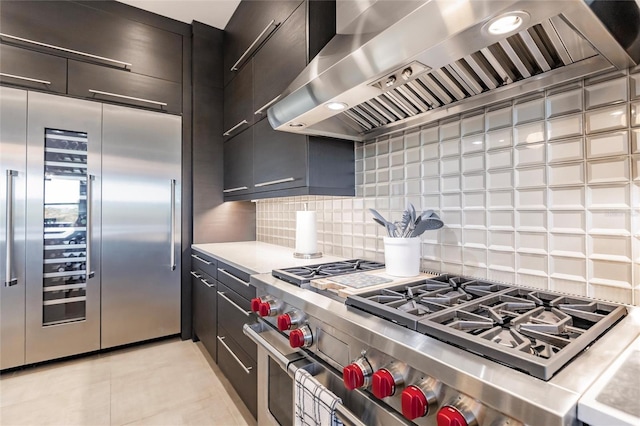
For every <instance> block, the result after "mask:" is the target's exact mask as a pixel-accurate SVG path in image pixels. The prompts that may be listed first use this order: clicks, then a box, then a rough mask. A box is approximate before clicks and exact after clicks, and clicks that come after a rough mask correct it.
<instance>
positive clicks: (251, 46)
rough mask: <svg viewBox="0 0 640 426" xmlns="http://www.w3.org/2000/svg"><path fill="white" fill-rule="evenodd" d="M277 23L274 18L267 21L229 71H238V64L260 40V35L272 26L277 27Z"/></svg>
mask: <svg viewBox="0 0 640 426" xmlns="http://www.w3.org/2000/svg"><path fill="white" fill-rule="evenodd" d="M278 25H280V23H277V24H276V21H275V19H272V20H271V22H269V25H267V27H266V28H265V29H264V30H262V32H261V33H260V34H259V35H258V37H257V38H256V39H255V40H254V41H253V43H251V45H250V46H249V47H247V50H245V51H244V53H243V54H242V55H241V56H240V58H239V59H238V60H237V61H236V63H235V64H233V66H232V67H231V71H238V65H240V63H242V61H243V60H244V58H245V56H247V55H248V54H249V52H251V50H253V48H254V47H255V46H256V45H257V44H258V43H259V42H260V40H262V37H264V36H265V34H267V32H268V31H269V28H271V27H272V26H273V27H274V29H275V28H277V27H278Z"/></svg>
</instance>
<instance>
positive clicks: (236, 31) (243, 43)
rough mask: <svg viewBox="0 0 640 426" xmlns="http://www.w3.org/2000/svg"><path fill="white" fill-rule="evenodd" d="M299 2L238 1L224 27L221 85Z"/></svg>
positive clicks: (225, 82) (279, 0) (233, 74)
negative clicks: (222, 77) (222, 79)
mask: <svg viewBox="0 0 640 426" xmlns="http://www.w3.org/2000/svg"><path fill="white" fill-rule="evenodd" d="M300 3H301V1H300V0H293V1H282V0H274V1H251V0H250V1H246V0H245V1H242V2H240V4H239V5H238V8H237V9H236V11H235V13H234V14H233V17H232V18H231V20H230V21H229V23H228V24H227V27H226V28H225V31H224V84H225V85H226V84H227V83H228V82H229V81H231V79H232V78H234V77H235V75H236V74H237V72H238V71H239V70H240V68H242V66H243V65H245V64H246V63H247V61H248V60H249V58H251V55H252V54H253V53H255V51H256V50H257V49H258V48H259V47H260V45H261V44H262V43H263V42H264V41H265V40H266V39H267V38H268V37H269V36H270V35H271V34H272V33H273V32H274V31H275V29H276V28H277V27H278V26H280V24H282V23H283V22H284V21H285V20H286V19H287V18H288V17H289V15H291V13H292V12H293V11H294V9H295V8H296V7H297V6H299V5H300Z"/></svg>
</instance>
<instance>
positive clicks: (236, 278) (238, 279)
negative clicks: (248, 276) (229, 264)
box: [218, 268, 250, 287]
mask: <svg viewBox="0 0 640 426" xmlns="http://www.w3.org/2000/svg"><path fill="white" fill-rule="evenodd" d="M218 272H222V273H223V274H225V275H226V276H228V277H229V278H233V279H234V280H236V281H238V282H239V283H240V284H242V285H244V286H246V287H249V286H250V284H249V283H247V282H244V281H242V280H241V279H240V278H238V277H236V276H235V275H233V274H230V273H229V272H227V271H225V270H224V269H222V268H218Z"/></svg>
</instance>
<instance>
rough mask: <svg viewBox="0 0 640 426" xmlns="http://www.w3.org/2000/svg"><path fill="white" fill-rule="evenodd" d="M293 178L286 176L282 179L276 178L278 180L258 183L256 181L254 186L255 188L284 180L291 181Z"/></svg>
mask: <svg viewBox="0 0 640 426" xmlns="http://www.w3.org/2000/svg"><path fill="white" fill-rule="evenodd" d="M294 180H295V178H292V177H288V178H284V179H278V180H270V181H268V182H260V183H256V184H255V185H253V186H255V187H256V188H259V187H261V186H269V185H276V184H278V183H285V182H293V181H294Z"/></svg>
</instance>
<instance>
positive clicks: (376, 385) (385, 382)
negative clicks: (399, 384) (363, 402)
mask: <svg viewBox="0 0 640 426" xmlns="http://www.w3.org/2000/svg"><path fill="white" fill-rule="evenodd" d="M371 390H372V392H373V394H374V395H375V396H376V398H379V399H383V398H386V397H388V396H391V395H393V394H394V393H395V392H396V378H395V377H393V374H392V373H391V372H390V371H389V370H387V369H385V368H383V369H381V370H378V371H376V372H375V373H373V376H371Z"/></svg>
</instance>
